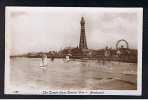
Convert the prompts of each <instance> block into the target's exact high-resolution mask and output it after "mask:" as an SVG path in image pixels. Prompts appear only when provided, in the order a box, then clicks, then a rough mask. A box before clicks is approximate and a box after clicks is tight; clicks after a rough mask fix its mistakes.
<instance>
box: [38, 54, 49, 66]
mask: <svg viewBox="0 0 148 100" xmlns="http://www.w3.org/2000/svg"><path fill="white" fill-rule="evenodd" d="M47 65H48V62H47V55H42V60H41V63H40V67H45V66H47Z"/></svg>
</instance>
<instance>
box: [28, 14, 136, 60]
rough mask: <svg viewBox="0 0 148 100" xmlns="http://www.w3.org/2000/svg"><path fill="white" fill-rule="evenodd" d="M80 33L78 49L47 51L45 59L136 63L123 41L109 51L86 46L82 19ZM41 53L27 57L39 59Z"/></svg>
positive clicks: (134, 54)
mask: <svg viewBox="0 0 148 100" xmlns="http://www.w3.org/2000/svg"><path fill="white" fill-rule="evenodd" d="M80 25H81V32H80V42H79V46H78V47H71V48H65V49H63V50H60V51H58V52H57V51H49V52H47V53H44V54H46V55H47V57H55V58H64V57H65V56H66V55H69V56H70V58H73V59H88V60H89V59H97V60H109V61H110V60H113V61H123V62H132V63H137V50H136V49H130V48H129V47H128V42H127V41H126V40H124V39H121V40H119V41H117V43H116V49H110V48H108V47H107V46H106V48H104V49H99V50H93V49H89V48H88V46H87V41H86V35H85V20H84V17H82V18H81V21H80ZM120 42H125V44H126V46H123V45H121V46H119V44H120ZM42 54H43V52H39V53H28V54H27V57H41V55H42Z"/></svg>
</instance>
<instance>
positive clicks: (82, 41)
mask: <svg viewBox="0 0 148 100" xmlns="http://www.w3.org/2000/svg"><path fill="white" fill-rule="evenodd" d="M80 24H81V33H80V42H79V48H80V49H87V42H86V36H85V20H84V17H81V21H80Z"/></svg>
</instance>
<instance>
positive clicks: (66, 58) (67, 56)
mask: <svg viewBox="0 0 148 100" xmlns="http://www.w3.org/2000/svg"><path fill="white" fill-rule="evenodd" d="M70 56H72V55H71V54H70V53H69V54H67V55H66V57H65V60H66V62H68V61H70Z"/></svg>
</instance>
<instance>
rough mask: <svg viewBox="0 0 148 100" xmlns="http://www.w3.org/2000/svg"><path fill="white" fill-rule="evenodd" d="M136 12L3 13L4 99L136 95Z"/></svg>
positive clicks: (139, 59) (40, 10) (139, 49)
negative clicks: (28, 96) (14, 97)
mask: <svg viewBox="0 0 148 100" xmlns="http://www.w3.org/2000/svg"><path fill="white" fill-rule="evenodd" d="M142 22H143V9H142V8H111V7H17V6H7V7H6V8H5V90H4V92H5V94H21V95H25V94H28V95H32V94H36V95H141V89H142V27H143V23H142Z"/></svg>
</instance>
